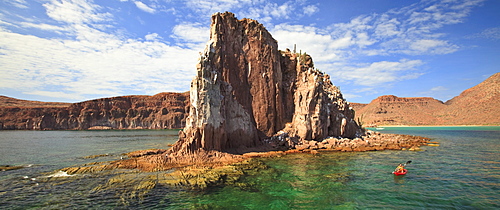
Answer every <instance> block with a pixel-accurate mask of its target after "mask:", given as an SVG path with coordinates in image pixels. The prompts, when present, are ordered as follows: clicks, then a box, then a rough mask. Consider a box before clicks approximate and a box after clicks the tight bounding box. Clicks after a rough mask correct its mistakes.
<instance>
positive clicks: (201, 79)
mask: <svg viewBox="0 0 500 210" xmlns="http://www.w3.org/2000/svg"><path fill="white" fill-rule="evenodd" d="M190 100H191V108H190V111H189V116H188V118H187V121H186V127H185V128H184V130H183V131H181V132H179V141H178V142H177V143H176V144H175V145H174V146H173V147H172V148H171V149H170V151H169V152H170V153H176V154H183V153H192V152H195V151H197V150H199V149H203V150H217V151H237V150H239V151H242V150H245V149H246V148H254V147H258V146H262V144H264V143H263V142H264V141H263V140H264V139H266V138H269V137H271V136H273V135H275V134H276V133H278V131H280V130H282V131H281V133H283V132H285V133H287V134H288V135H289V136H291V137H292V138H296V139H299V140H319V139H322V138H325V137H327V136H343V137H354V136H356V135H360V134H361V133H362V129H361V128H360V127H359V126H358V125H357V124H356V122H355V121H354V112H353V111H352V109H350V108H349V105H348V103H347V102H346V101H345V100H344V99H343V98H342V95H341V93H340V91H339V90H338V89H337V88H336V87H335V86H333V85H332V83H331V81H330V79H329V77H328V75H324V74H323V73H321V72H319V71H318V70H316V69H314V65H313V62H312V59H311V57H310V56H308V55H297V54H295V53H291V52H290V51H289V50H287V51H284V52H281V51H279V50H278V45H277V42H276V40H275V39H274V38H273V37H272V36H271V34H270V33H269V32H268V31H267V30H266V29H265V28H264V26H263V25H262V24H260V23H258V22H257V21H255V20H250V19H242V20H238V19H237V18H236V17H235V16H234V14H232V13H228V12H226V13H217V14H215V15H213V16H212V24H211V34H210V41H209V42H208V44H207V46H206V48H205V51H204V52H203V53H202V54H201V56H200V59H199V63H198V65H197V75H196V77H195V78H194V79H193V81H192V83H191V91H190Z"/></svg>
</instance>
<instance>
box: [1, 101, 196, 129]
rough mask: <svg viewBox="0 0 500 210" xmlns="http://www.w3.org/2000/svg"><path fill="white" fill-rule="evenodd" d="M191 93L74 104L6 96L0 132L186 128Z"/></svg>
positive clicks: (2, 107) (2, 108)
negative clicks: (24, 99)
mask: <svg viewBox="0 0 500 210" xmlns="http://www.w3.org/2000/svg"><path fill="white" fill-rule="evenodd" d="M188 98H189V96H188V93H160V94H156V95H154V96H121V97H113V98H101V99H96V100H91V101H84V102H80V103H74V104H64V103H42V102H31V101H24V102H23V101H21V100H14V99H12V98H7V97H3V100H2V102H4V103H1V105H2V106H1V107H0V129H3V130H63V129H64V130H67V129H75V130H84V129H173V128H182V127H184V125H185V117H186V115H187V111H188V110H187V108H188V107H189V101H188Z"/></svg>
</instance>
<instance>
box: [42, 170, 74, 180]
mask: <svg viewBox="0 0 500 210" xmlns="http://www.w3.org/2000/svg"><path fill="white" fill-rule="evenodd" d="M70 176H75V175H70V174H68V172H66V171H58V172H56V173H53V174H51V175H48V176H45V177H47V178H52V177H70Z"/></svg>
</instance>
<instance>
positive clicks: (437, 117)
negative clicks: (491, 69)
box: [353, 73, 500, 126]
mask: <svg viewBox="0 0 500 210" xmlns="http://www.w3.org/2000/svg"><path fill="white" fill-rule="evenodd" d="M353 107H354V108H355V110H356V116H357V117H358V118H359V119H360V120H361V121H362V122H363V125H365V126H370V125H500V112H499V111H500V73H496V74H494V75H493V76H491V77H490V78H488V79H486V80H485V81H484V82H482V83H480V84H478V85H476V86H474V87H472V88H470V89H467V90H465V91H464V92H462V93H461V94H460V95H459V96H457V97H455V98H453V99H451V100H449V101H447V102H446V103H443V102H441V101H439V100H436V99H434V98H428V97H417V98H400V97H396V96H392V95H389V96H380V97H378V98H376V99H375V100H373V101H372V102H370V103H369V104H366V105H364V104H355V103H353Z"/></svg>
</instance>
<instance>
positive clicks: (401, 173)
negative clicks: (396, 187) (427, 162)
mask: <svg viewBox="0 0 500 210" xmlns="http://www.w3.org/2000/svg"><path fill="white" fill-rule="evenodd" d="M406 172H408V170H406V169H403V172H395V171H393V172H392V173H393V174H394V175H396V176H399V175H405V174H406Z"/></svg>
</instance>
